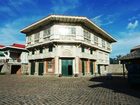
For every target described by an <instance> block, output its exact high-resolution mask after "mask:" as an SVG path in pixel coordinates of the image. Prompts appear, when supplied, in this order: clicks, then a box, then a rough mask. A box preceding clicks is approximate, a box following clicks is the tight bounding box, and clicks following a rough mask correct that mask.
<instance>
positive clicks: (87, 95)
mask: <svg viewBox="0 0 140 105" xmlns="http://www.w3.org/2000/svg"><path fill="white" fill-rule="evenodd" d="M0 105H140V88H138V87H135V88H134V87H133V88H130V87H129V85H128V84H127V81H126V79H124V78H122V77H120V76H118V77H117V76H116V77H113V78H112V79H109V78H107V77H94V78H89V77H78V78H75V77H67V78H66V77H61V78H58V77H46V76H23V75H0Z"/></svg>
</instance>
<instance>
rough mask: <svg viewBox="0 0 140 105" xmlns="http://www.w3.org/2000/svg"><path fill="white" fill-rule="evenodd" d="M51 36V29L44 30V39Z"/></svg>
mask: <svg viewBox="0 0 140 105" xmlns="http://www.w3.org/2000/svg"><path fill="white" fill-rule="evenodd" d="M50 34H51V30H50V28H48V29H46V30H44V34H43V36H44V38H45V37H49V36H50Z"/></svg>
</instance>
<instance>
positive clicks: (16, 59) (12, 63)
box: [0, 43, 28, 74]
mask: <svg viewBox="0 0 140 105" xmlns="http://www.w3.org/2000/svg"><path fill="white" fill-rule="evenodd" d="M27 56H28V51H27V50H26V49H25V45H22V44H16V43H14V44H12V45H9V46H4V45H0V72H1V73H6V74H22V73H23V74H24V73H26V72H28V71H27V70H28V69H27V68H28V58H27Z"/></svg>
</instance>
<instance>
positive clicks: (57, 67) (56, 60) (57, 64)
mask: <svg viewBox="0 0 140 105" xmlns="http://www.w3.org/2000/svg"><path fill="white" fill-rule="evenodd" d="M55 74H59V57H58V56H56V57H55Z"/></svg>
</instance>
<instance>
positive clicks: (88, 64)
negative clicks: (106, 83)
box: [87, 59, 90, 75]
mask: <svg viewBox="0 0 140 105" xmlns="http://www.w3.org/2000/svg"><path fill="white" fill-rule="evenodd" d="M89 74H90V60H89V59H88V61H87V75H89Z"/></svg>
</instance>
